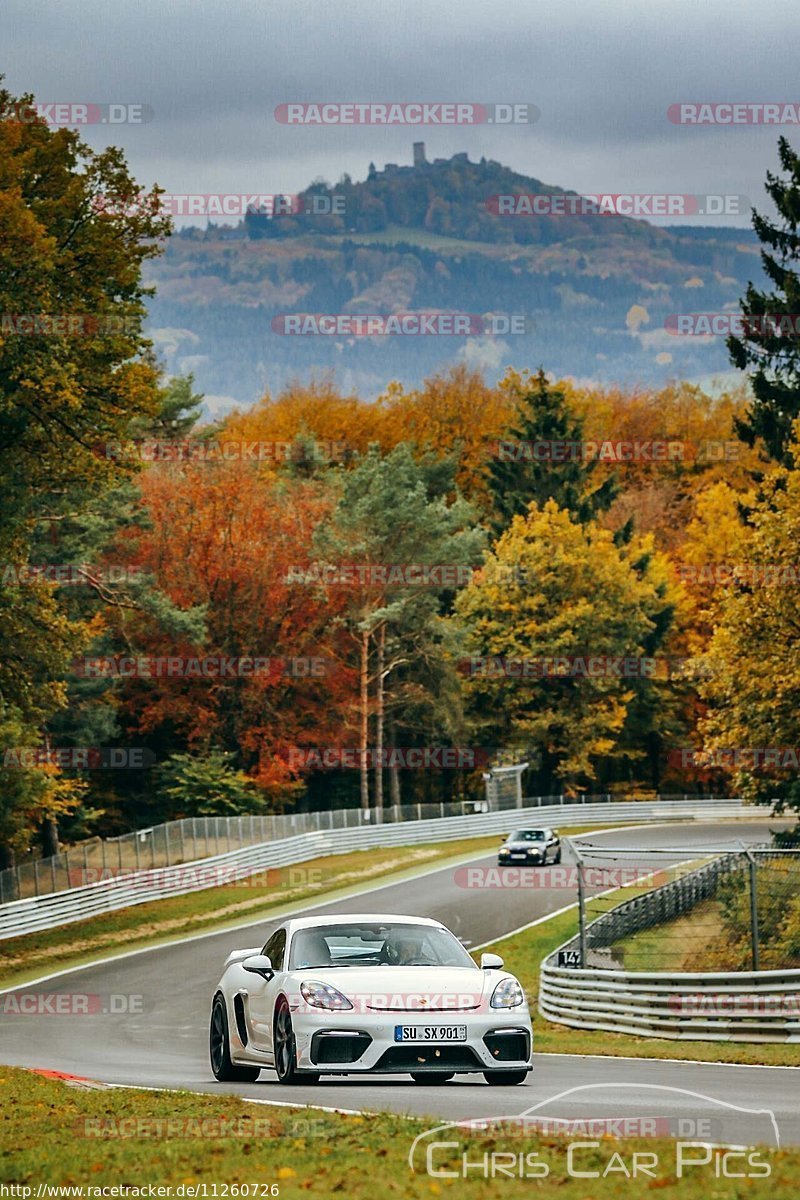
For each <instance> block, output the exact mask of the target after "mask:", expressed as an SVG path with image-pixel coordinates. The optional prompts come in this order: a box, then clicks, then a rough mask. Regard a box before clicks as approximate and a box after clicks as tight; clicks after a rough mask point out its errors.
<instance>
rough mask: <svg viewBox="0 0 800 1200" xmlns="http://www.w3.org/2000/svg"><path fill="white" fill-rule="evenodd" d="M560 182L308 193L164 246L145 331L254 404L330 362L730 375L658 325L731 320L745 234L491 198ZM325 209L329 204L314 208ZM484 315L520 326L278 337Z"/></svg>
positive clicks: (406, 368)
mask: <svg viewBox="0 0 800 1200" xmlns="http://www.w3.org/2000/svg"><path fill="white" fill-rule="evenodd" d="M522 193H525V194H529V193H532V194H537V195H540V194H545V195H550V196H563V195H564V194H565V193H564V192H563V191H562V189H559V188H554V187H550V186H548V185H545V184H543V183H541V182H539V181H538V180H536V179H533V178H529V177H526V176H523V175H519V174H517V173H516V172H514V171H511V170H509V169H508V168H506V167H503V166H501V164H499V163H496V162H493V161H487V160H485V159H482V160H481V161H480V162H478V163H471V162H469V160H468V159H467V157H466V156H465V155H456V156H455V157H454V158H452V159H449V160H446V161H444V160H442V161H440V160H437V161H435V162H434V163H430V164H429V163H424V164H422V165H418V166H417V167H395V168H392V167H391V165H389V166H387V168H386V169H385V170H383V171H375V170H374V169H373V168H371V169H370V172H369V175H368V177H367V179H366V180H364V181H363V182H360V183H353V182H352V181H351V180H350V179H349V178H348V177H346V176H345V177H344V178H343V179H342V180H341V181H340V182H339V183H338V184H335V185H333V186H328V185H326V184H323V183H315V184H314V185H312V187H310V188H309V189H308V190H307V191H306V192H304V193H303V194H302V196H301V197H300V198H299V199H298V200H297V201H296V202H295V206H296V207H299V208H301V210H303V211H300V212H298V213H296V215H293V216H270V215H269V214H268V213H266V212H261V213H259V212H252V213H249V214H248V216H247V217H246V219H245V220H242V221H239V223H238V224H237V225H231V226H220V225H215V224H214V223H212V222H209V227H208V228H207V229H206V230H198V229H191V230H184V231H182V232H181V233H179V234H178V235H176V236H175V237H173V238H172V239H171V241H170V243H169V246H168V248H167V252H166V254H165V255H164V257H163V258H162V259H161V260H160V261H158V262H156V263H154V264H152V265H151V267H150V269H149V278H150V281H151V282H154V283H155V284H156V285H157V288H158V293H157V296H156V297H155V298H154V300H153V301H152V302H151V306H150V311H151V319H150V329H151V333H152V335H153V336H154V339H155V341H156V344H157V347H158V349H159V352H160V353H161V355H162V357H163V358H164V359H165V361H166V363H167V366H168V368H169V369H170V370H173V371H178V370H180V371H186V370H193V371H194V373H195V376H196V379H197V383H198V385H199V386H200V388H201V389H202V390H204V391H205V392H207V393H209V394H211V395H214V396H225V397H232V398H234V399H236V400H237V401H239V402H241V403H250V402H251V401H253V400H254V399H256V398H257V396H258V395H260V394H261V393H262V392H263V391H264V390H265V389H266V388H270V389H272V390H274V389H275V388H277V387H279V386H281V385H282V384H283V383H284V382H286V381H287V379H289V378H291V377H293V376H298V375H307V374H308V373H309V372H312V371H315V372H318V373H319V372H321V371H324V370H330V369H333V370H335V372H336V376H337V379H338V380H339V382H340V383H341V385H342V386H344V387H352V388H355V389H357V390H359V391H361V392H362V393H363V394H365V395H369V394H376V393H377V392H378V391H380V390H381V389H382V388H383V387H385V385H386V383H387V382H388V381H389V380H390V379H392V378H399V379H401V380H402V381H403V382H404V383H406V384H408V385H414V384H416V383H419V382H420V381H421V380H422V378H423V377H424V376H425V375H427V374H430V373H431V372H432V371H434V370H435V369H436V368H437V367H440V366H443V365H445V364H446V363H449V362H452V361H455V360H464V361H467V362H468V363H470V364H471V365H477V366H483V367H484V369H485V370H486V372H487V375H489V376H492V377H494V376H499V375H500V374H501V373H502V371H503V370H504V369H505V367H506V366H507V365H513V366H516V367H520V368H521V367H525V366H530V367H536V366H538V365H539V364H540V363H543V364H544V365H545V366H546V368H547V369H548V370H551V371H555V372H557V373H558V374H568V375H573V376H576V377H579V378H592V379H598V380H603V381H612V380H613V381H618V382H623V383H624V382H642V383H658V382H662V381H664V380H665V379H668V378H671V377H676V376H680V377H697V376H700V375H708V374H711V373H713V372H726V371H727V370H728V360H727V355H726V352H725V347H724V339H722V338H713V339H701V338H696V337H685V336H682V337H678V336H674V335H672V334H671V333H669V332H668V331H667V330H666V329H665V327H664V322H665V319H666V317H667V316H669V315H670V314H674V313H685V312H718V311H727V310H733V311H736V310H738V298H739V296H740V295H741V293H742V290H743V288H744V286H745V285H746V283H747V281H748V280H750V279H753V280H760V279H761V270H760V262H759V258H758V250H757V244H756V240H755V237H754V235H752V234H751V233H750V232H749V231H746V230H737V229H731V228H724V227H720V228H715V227H704V228H698V227H691V226H684V227H682V226H680V225H678V224H676V225H672V226H671V227H669V228H663V227H662V228H658V227H656V226H654V225H652V224H650V223H648V222H646V221H643V220H632V219H630V218H626V217H617V216H600V215H564V216H555V215H549V216H525V217H504V216H498V215H496V212H494V211H492V209H493V207H496V206H493V204H492V201H491V198H492V197H495V196H498V195H519V194H522ZM314 209H317V210H319V209H328V210H331V211H329V212H322V213H320V212H316V213H315V212H314V211H312V210H314ZM407 311H417V312H430V311H446V312H466V313H474V314H482V313H487V312H493V313H506V314H516V315H523V314H524V316H525V317H526V318H527V321H526V327H525V328H526V331H525V332H524V333H511V334H507V335H502V334H501V335H498V336H494V337H492V336H479V335H472V336H469V337H443V336H438V337H431V336H428V337H381V338H366V337H344V336H334V337H330V336H304V337H303V336H287V335H283V334H281V333H279V332H276V331H275V329H274V328H273V325H272V322H273V318H275V317H276V316H280V315H281V314H285V313H297V312H309V313H317V314H321V313H361V314H368V313H392V312H407Z"/></svg>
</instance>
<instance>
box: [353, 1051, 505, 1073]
mask: <svg viewBox="0 0 800 1200" xmlns="http://www.w3.org/2000/svg"><path fill="white" fill-rule="evenodd" d="M481 1065H482V1064H481V1061H480V1059H479V1058H478V1056H477V1054H476V1053H475V1051H474V1050H473V1049H472V1047H471V1046H391V1047H390V1048H389V1049H388V1050H385V1051H384V1052H383V1054H382V1055H381V1057H380V1059H379V1060H378V1062H377V1064H376V1066H375V1067H374V1068H373V1069H374V1070H375V1071H404V1072H405V1071H415V1072H416V1071H420V1072H422V1071H425V1070H426V1069H427V1070H436V1071H474V1069H475V1067H476V1066H478V1067H480V1066H481Z"/></svg>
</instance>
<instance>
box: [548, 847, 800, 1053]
mask: <svg viewBox="0 0 800 1200" xmlns="http://www.w3.org/2000/svg"><path fill="white" fill-rule="evenodd" d="M747 865H748V860H747V858H746V857H745V856H744V855H743V854H726V855H722V856H720V857H719V858H718V859H715V860H714V861H713V862H711V863H706V864H704V865H703V866H702V867H699V868H698V869H697V870H695V871H691V872H689V873H688V874H686V875H683V876H682V877H681V878H679V879H676V880H673V881H671V882H670V883H667V884H664V885H663V886H662V887H659V888H655V889H653V890H652V891H649V892H646V893H645V894H643V895H639V896H635V897H633V898H632V899H629V900H625V901H623V903H622V904H619V905H617V906H616V907H615V908H613V909H611V910H609V911H608V912H607V913H603V914H602V915H601V916H599V917H597V918H596V920H594V921H592V922H591V923H590V924H589V925H588V926H587V927H586V946H585V952H586V957H587V960H588V961H589V965H588V966H586V967H577V968H576V967H566V966H558V965H557V964H558V962H559V955H560V954H563V953H564V952H567V953H569V952H573V953H574V952H576V951H579V949H580V935H576V936H575V937H573V938H570V939H569V941H567V942H565V943H563V945H561V946H559V947H558V949H557V950H555V951H553V953H552V954H549V955H548V956H547V957H546V958H545V959H544V961H543V962H542V966H541V973H540V980H539V1012H540V1013H541V1014H542V1016H543V1017H546V1018H547V1020H549V1021H553V1022H555V1023H556V1024H559V1025H567V1026H569V1027H571V1028H575V1029H602V1030H608V1031H610V1032H614V1033H627V1034H636V1035H638V1036H639V1037H657V1038H667V1039H670V1040H677V1041H681V1040H687V1041H734V1042H780V1043H792V1042H796V1043H800V968H797V969H795V968H789V969H784V970H773V971H708V972H698V971H691V972H689V971H677V972H676V971H625V970H616V969H613V968H612V969H609V968H608V967H605V968H604V967H602V966H597V965H592V963H591V958H592V957H593V956H595V957H596V956H597V955H598V951H599V950H600V949H601V948H602V947H605V946H610V945H613V944H614V943H615V942H617V941H619V940H620V939H621V938H624V937H625V936H626V935H628V934H630V933H632V932H639V931H641V930H642V929H645V928H650V927H652V926H654V925H657V924H660V923H661V922H662V921H669V920H672V919H674V918H675V917H677V916H680V915H681V914H682V913H684V912H687V911H689V910H690V909H691V908H693V907H694V905H695V904H697V903H700V901H702V900H704V899H706V898H707V897H708V896H710V895H713V893H714V891H715V890H716V887H717V884H718V882H719V880H720V879H721V878H723V877H724V876H725V875H729V874H730V873H732V872H735V871H737V870H742V869H744V868H746V867H747Z"/></svg>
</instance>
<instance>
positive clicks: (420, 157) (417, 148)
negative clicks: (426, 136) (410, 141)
mask: <svg viewBox="0 0 800 1200" xmlns="http://www.w3.org/2000/svg"><path fill="white" fill-rule="evenodd" d="M414 166H415V167H424V166H425V143H424V142H414Z"/></svg>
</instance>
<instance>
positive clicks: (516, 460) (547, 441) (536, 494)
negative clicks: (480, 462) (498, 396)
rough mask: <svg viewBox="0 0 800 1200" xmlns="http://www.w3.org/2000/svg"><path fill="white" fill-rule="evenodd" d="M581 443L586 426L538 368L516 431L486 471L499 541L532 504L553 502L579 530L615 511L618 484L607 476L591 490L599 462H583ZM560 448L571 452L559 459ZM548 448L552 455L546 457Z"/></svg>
mask: <svg viewBox="0 0 800 1200" xmlns="http://www.w3.org/2000/svg"><path fill="white" fill-rule="evenodd" d="M582 441H583V422H582V421H581V419H580V418H579V417H577V416H574V415H573V414H572V413H570V411H569V409H568V407H567V402H566V399H565V397H564V394H563V392H561V391H559V390H558V389H557V388H554V387H551V386H550V384H549V383H548V380H547V376H546V375H545V373H544V369H543V368H541V367H540V368H539V372H538V374H537V375H536V378H535V380H534V381H533V386H532V387H531V389H530V390H529V391H528V392H527V393H526V394H525V395H524V396H523V397H522V398H521V400H520V402H519V406H518V421H517V425H516V427H515V428H513V429H510V430H509V431H508V434H507V436H506V437H505V438H504V439H503V441H502V442H501V443H500V448H499V451H498V454H497V456H496V457H495V458H494V459H492V461H491V462H490V464H489V466H488V468H487V482H488V485H489V491H490V493H491V496H492V501H493V507H494V514H493V518H492V528H493V531H494V533H495V535H496V536H498V537H499V536H500V534H501V533H502V532H503V530H505V529H507V528H508V526H509V525H510V524H511V521H512V519H513V518H514V517H516V516H524V515H525V514H526V513H527V511H528V505H529V504H530V503H531V501H532V500H535V501H536V503H537V504H538V505H539V506H540V507H542V506H543V505H544V504H545V503H546V502H547V501H548V500H554V501H555V502H556V504H557V505H558V507H559V508H560V509H563V510H564V511H565V512H568V513H569V514H570V515H571V516H573V517H574V518H575V519H576V520H577V521H578V522H579V523H580V524H584V523H585V522H586V521H590V520H592V518H594V517H595V516H596V515H597V514H598V513H601V512H604V511H605V510H606V509H607V508H608V507H609V506H610V505H611V503H612V501H613V500H614V498H615V496H616V495H617V492H618V490H619V489H618V484H617V481H616V479H615V477H614V476H613V475H611V474H609V475H608V476H607V478H606V479H604V480H603V482H602V483H601V484H600V486H599V487H597V488H595V489H594V490H592V488H591V483H590V479H591V474H592V471H593V469H594V467H595V466H596V462H594V461H589V462H587V461H585V460H584V458H583V454H582V452H581V444H582ZM537 443H538V444H539V445H540V446H542V447H543V450H542V457H538V454H539V451H538V449H537V448H536V444H537ZM562 444H564V445H567V446H572V447H573V449H572V450H571V451H569V452H567V453H566V454H565V456H564V458H563V459H559V457H558V453H559V452H558V451H557V450H556V449H555V447H556V446H560V445H562ZM549 445H552V446H553V450H552V451H550V452H549V453H548V452H547V450H546V447H547V446H549ZM504 446H506V447H507V453H506V452H505V451H504V450H503V447H504Z"/></svg>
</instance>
